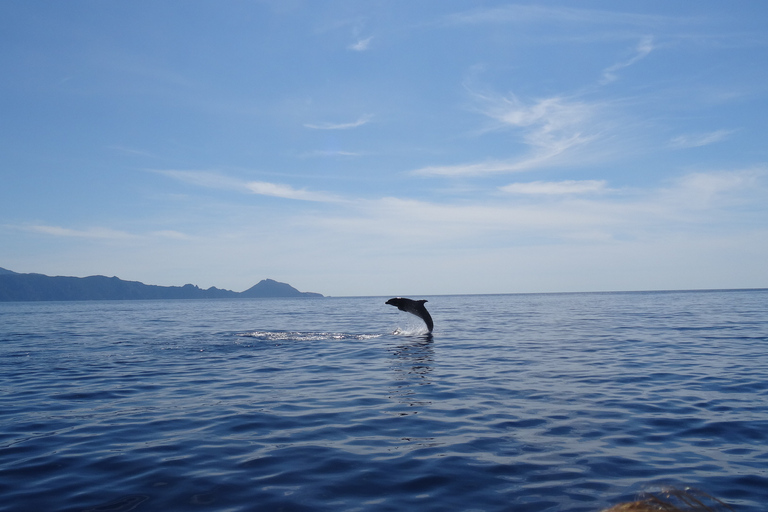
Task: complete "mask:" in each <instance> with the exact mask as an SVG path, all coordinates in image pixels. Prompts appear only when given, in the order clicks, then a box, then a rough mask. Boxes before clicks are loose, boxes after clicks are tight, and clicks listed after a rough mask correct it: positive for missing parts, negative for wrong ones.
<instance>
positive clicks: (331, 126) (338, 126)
mask: <svg viewBox="0 0 768 512" xmlns="http://www.w3.org/2000/svg"><path fill="white" fill-rule="evenodd" d="M372 118H373V116H372V115H369V114H366V115H364V116H362V117H360V118H359V119H358V120H357V121H352V122H351V123H316V124H315V123H305V124H304V127H305V128H312V129H313V130H349V129H350V128H357V127H359V126H363V125H364V124H367V123H368V122H369V121H370V120H371V119H372Z"/></svg>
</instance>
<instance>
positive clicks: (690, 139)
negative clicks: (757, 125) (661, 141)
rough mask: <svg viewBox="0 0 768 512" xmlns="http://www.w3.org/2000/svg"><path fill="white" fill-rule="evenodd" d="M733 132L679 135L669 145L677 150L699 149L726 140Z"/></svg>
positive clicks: (719, 131)
mask: <svg viewBox="0 0 768 512" xmlns="http://www.w3.org/2000/svg"><path fill="white" fill-rule="evenodd" d="M732 133H733V130H717V131H714V132H709V133H697V134H688V135H679V136H677V137H675V138H673V139H672V140H670V141H669V145H670V146H671V147H673V148H677V149H687V148H698V147H701V146H708V145H709V144H714V143H715V142H720V141H722V140H725V139H726V138H728V137H729V136H730V135H731V134H732Z"/></svg>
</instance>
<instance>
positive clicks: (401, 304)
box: [386, 297, 434, 332]
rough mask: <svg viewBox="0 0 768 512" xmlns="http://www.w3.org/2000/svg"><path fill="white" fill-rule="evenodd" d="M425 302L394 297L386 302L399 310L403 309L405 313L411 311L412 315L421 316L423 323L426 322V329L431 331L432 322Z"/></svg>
mask: <svg viewBox="0 0 768 512" xmlns="http://www.w3.org/2000/svg"><path fill="white" fill-rule="evenodd" d="M425 302H427V301H426V300H411V299H406V298H403V297H395V298H394V299H389V300H388V301H387V302H386V303H387V304H389V305H391V306H395V307H396V308H397V309H399V310H400V311H405V312H406V313H411V314H412V315H416V316H417V317H419V318H421V319H422V320H424V323H425V324H427V329H429V332H432V328H433V327H434V324H433V323H432V317H431V316H430V315H429V311H427V308H425V307H424V303H425Z"/></svg>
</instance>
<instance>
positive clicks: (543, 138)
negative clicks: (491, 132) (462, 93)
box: [413, 93, 598, 176]
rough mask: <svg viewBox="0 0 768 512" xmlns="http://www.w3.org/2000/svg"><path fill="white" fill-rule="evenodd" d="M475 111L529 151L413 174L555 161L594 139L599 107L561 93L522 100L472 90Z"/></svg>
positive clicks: (500, 169) (501, 169)
mask: <svg viewBox="0 0 768 512" xmlns="http://www.w3.org/2000/svg"><path fill="white" fill-rule="evenodd" d="M473 96H474V98H475V100H476V102H477V103H478V104H479V107H478V110H479V112H481V113H482V114H484V115H486V116H487V117H489V118H491V119H494V120H495V121H496V123H497V124H496V126H495V127H494V129H509V128H512V129H515V130H517V132H518V133H519V134H520V136H521V138H522V140H523V142H524V143H525V144H526V145H527V146H528V147H529V151H528V152H527V153H526V154H524V155H522V156H519V157H516V158H510V159H504V160H489V161H485V162H479V163H468V164H458V165H443V166H427V167H423V168H420V169H416V170H415V171H413V172H414V174H420V175H432V176H438V175H441V176H477V175H482V174H498V173H511V172H522V171H528V170H532V169H536V168H541V167H546V166H549V165H556V164H558V158H557V157H560V156H562V155H563V154H564V153H566V152H568V151H571V150H574V149H576V148H578V147H582V146H585V145H586V144H588V143H589V142H591V141H593V140H594V138H595V135H594V134H589V133H585V131H587V130H589V129H590V128H591V125H590V122H591V121H592V119H593V117H594V115H595V112H596V110H597V109H598V106H597V105H595V104H589V103H586V102H581V101H573V100H567V99H565V98H563V97H560V96H554V97H550V98H543V99H539V100H535V101H532V102H529V103H525V102H523V101H522V100H520V99H519V98H518V97H517V96H515V95H510V96H506V97H505V96H498V95H487V94H479V93H473Z"/></svg>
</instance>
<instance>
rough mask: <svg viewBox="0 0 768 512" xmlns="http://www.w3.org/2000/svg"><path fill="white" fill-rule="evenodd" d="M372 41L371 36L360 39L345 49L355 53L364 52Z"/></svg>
mask: <svg viewBox="0 0 768 512" xmlns="http://www.w3.org/2000/svg"><path fill="white" fill-rule="evenodd" d="M372 39H373V36H371V37H367V38H365V39H360V40H358V41H357V42H355V43H353V44H351V45H349V46H348V47H347V48H348V49H350V50H354V51H356V52H364V51H365V50H367V49H368V46H369V45H370V44H371V40H372Z"/></svg>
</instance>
